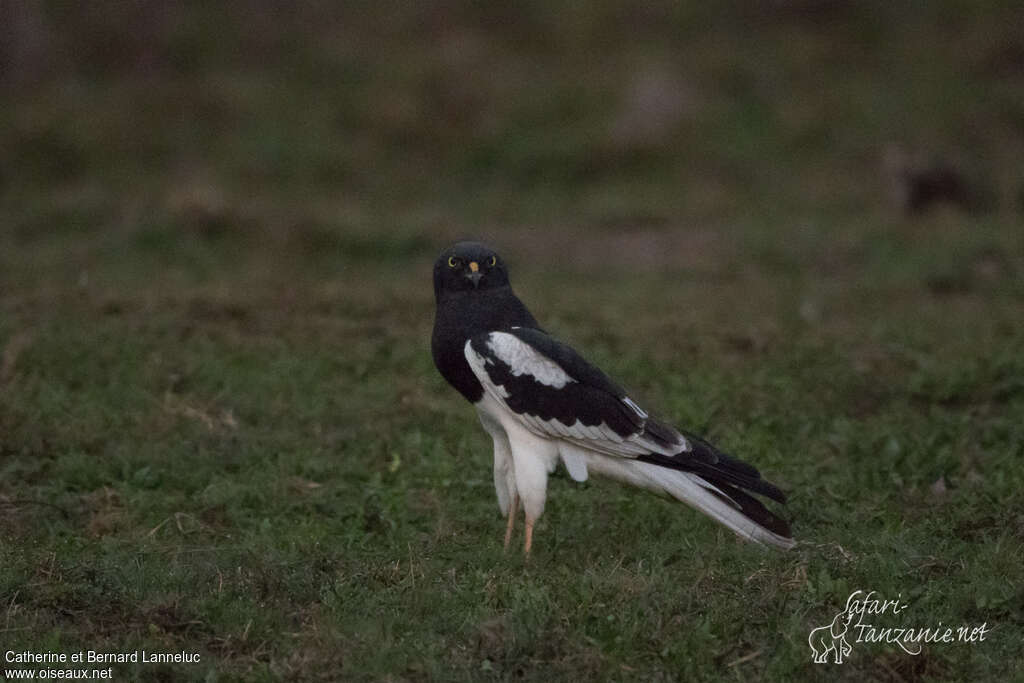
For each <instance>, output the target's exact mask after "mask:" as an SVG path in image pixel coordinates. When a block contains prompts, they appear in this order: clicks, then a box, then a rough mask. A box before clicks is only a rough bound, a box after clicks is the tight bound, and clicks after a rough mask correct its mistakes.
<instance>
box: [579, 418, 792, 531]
mask: <svg viewBox="0 0 1024 683" xmlns="http://www.w3.org/2000/svg"><path fill="white" fill-rule="evenodd" d="M687 437H690V435H687ZM691 443H693V444H694V445H695V451H697V452H696V453H695V454H694V455H695V456H697V457H693V458H687V459H686V462H684V463H679V462H676V460H675V459H673V458H669V457H666V456H658V455H653V454H652V455H648V456H641V457H639V458H637V459H635V460H633V459H626V458H613V457H609V456H605V455H599V454H592V455H590V456H589V457H587V458H586V460H587V465H588V468H589V469H590V470H592V471H594V472H597V473H599V474H604V475H605V476H608V477H611V478H613V479H618V480H620V481H623V482H625V483H628V484H632V485H634V486H639V487H642V488H646V489H649V490H651V491H654V492H656V493H664V494H667V495H669V496H671V497H673V498H675V499H676V500H678V501H680V502H683V503H686V504H687V505H689V506H691V507H693V508H695V509H697V510H699V511H700V512H703V513H704V514H706V515H707V516H708V517H711V518H712V519H714V520H715V521H717V522H719V523H720V524H722V525H724V526H726V527H728V528H729V529H732V530H733V531H734V532H735V533H736V534H738V535H739V536H741V537H743V538H745V539H747V540H750V541H754V542H755V543H761V544H764V545H773V546H776V547H778V548H782V549H789V548H792V547H793V546H794V545H796V541H794V540H793V536H792V533H791V532H790V529H789V524H788V523H787V522H786V520H784V519H782V518H781V517H779V516H778V515H776V514H775V513H773V512H772V511H770V510H769V509H768V508H766V507H765V506H764V505H763V504H762V503H761V501H759V500H757V499H756V498H754V497H753V496H752V495H750V494H749V493H747V491H750V492H752V493H757V494H760V495H764V496H766V497H768V498H771V499H773V500H777V501H779V502H782V503H784V502H785V495H784V494H783V493H782V491H780V490H779V489H778V488H776V487H775V486H773V485H772V484H770V483H768V482H766V481H765V480H763V479H761V475H760V473H759V472H758V471H757V470H756V469H755V468H754V467H752V466H750V465H748V464H747V463H745V462H743V461H741V460H737V459H736V458H733V457H730V456H728V455H725V454H723V453H720V452H718V451H715V450H714V449H713V447H712V446H710V445H709V444H707V442H704V441H702V440H699V439H695V440H693V441H691ZM705 448H706V449H711V451H710V452H706V453H705V452H701V451H703V450H704V449H705ZM701 456H707V457H701ZM744 489H745V490H744Z"/></svg>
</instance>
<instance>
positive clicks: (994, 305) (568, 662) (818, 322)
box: [0, 2, 1024, 681]
mask: <svg viewBox="0 0 1024 683" xmlns="http://www.w3.org/2000/svg"><path fill="white" fill-rule="evenodd" d="M118 7H120V6H118ZM143 7H147V6H145V5H143ZM596 7H597V9H595V10H594V14H592V15H591V14H579V13H576V14H573V13H572V12H571V11H570V9H569V8H568V7H563V8H562V11H559V12H555V11H554V10H551V9H549V7H548V5H543V6H541V5H536V6H531V7H528V8H527V9H525V10H524V11H522V13H516V14H512V13H511V12H504V13H503V12H502V11H499V10H497V9H486V8H482V7H479V6H475V5H474V6H470V5H466V6H462V5H452V6H450V7H448V9H447V10H445V11H444V12H439V13H431V12H430V11H427V10H409V9H406V8H402V7H400V6H394V7H391V8H390V9H386V10H382V12H383V14H382V15H380V16H376V17H370V16H369V15H368V14H366V13H361V12H357V11H354V10H337V11H335V12H334V13H333V14H331V13H329V14H328V16H321V15H319V14H318V12H317V10H316V9H315V8H313V7H307V6H301V7H299V8H297V9H296V10H295V13H294V14H288V15H280V14H279V15H276V16H275V15H273V14H272V8H269V7H268V8H265V11H261V12H254V13H252V15H251V16H237V15H234V14H230V13H229V12H228V11H227V10H218V9H215V8H201V7H199V6H196V7H187V8H181V9H178V10H167V13H168V14H167V15H166V16H163V15H161V16H162V18H159V19H154V18H152V17H151V16H150V14H149V13H148V12H142V13H138V11H136V13H133V11H131V10H124V9H115V8H113V6H111V7H110V8H107V9H103V8H89V9H85V8H84V6H83V8H82V9H76V10H62V11H60V12H59V11H58V10H57V9H55V8H49V9H47V10H46V13H45V14H44V15H43V16H44V17H45V19H46V21H45V22H44V25H45V26H46V27H47V30H46V31H44V32H43V33H42V40H43V41H44V43H45V44H46V45H48V46H49V48H50V54H51V57H50V58H49V60H48V61H44V62H43V63H42V65H41V66H38V67H37V68H35V69H32V68H27V67H25V70H24V71H23V72H17V71H15V72H11V73H9V74H8V81H7V82H5V84H4V90H3V102H4V105H5V106H3V107H0V122H2V124H3V125H0V149H2V150H3V152H4V154H3V155H2V156H3V158H5V159H6V161H4V162H2V164H0V226H2V228H0V349H2V355H0V650H2V651H7V650H15V651H22V650H32V651H46V650H50V651H59V652H67V653H72V652H76V651H78V650H88V649H92V650H96V651H102V652H130V651H134V650H142V649H145V650H148V651H151V652H152V651H160V652H180V651H186V652H190V653H191V652H196V653H199V654H200V655H201V661H200V663H197V664H180V665H170V664H146V665H143V664H138V665H132V664H116V665H114V674H115V678H118V677H120V678H126V679H128V678H134V679H143V680H251V681H259V680H396V681H397V680H466V679H472V680H545V681H547V680H557V679H566V680H583V679H591V680H644V681H647V680H722V679H725V680H750V679H763V680H804V679H810V680H821V679H826V678H827V679H831V680H835V679H839V680H865V679H867V680H890V681H918V680H922V681H923V680H965V679H969V680H1011V679H1012V677H1013V676H1018V677H1019V676H1020V673H1019V663H1020V661H1021V660H1022V659H1024V645H1022V642H1021V638H1020V633H1021V631H1022V628H1024V611H1022V607H1021V605H1022V604H1024V593H1022V592H1021V586H1022V585H1024V569H1022V568H1021V563H1020V558H1021V557H1022V555H1024V513H1022V512H1021V511H1022V510H1024V497H1022V493H1021V491H1022V490H1024V467H1022V466H1021V461H1022V456H1024V452H1022V451H1024V447H1022V444H1024V421H1022V419H1021V418H1022V417H1024V379H1022V378H1024V332H1022V327H1021V325H1020V320H1021V319H1022V314H1024V279H1022V273H1024V241H1022V237H1021V232H1020V230H1019V225H1020V212H1019V207H1018V206H1017V204H1016V201H1017V199H1016V196H1017V195H1016V193H1017V191H1018V190H1019V188H1020V187H1021V186H1022V184H1024V183H1022V180H1024V179H1022V177H1021V176H1020V166H1019V158H1020V156H1021V152H1022V151H1024V149H1022V148H1024V138H1022V137H1021V131H1020V127H1019V122H1018V117H1017V114H1019V113H1020V112H1021V111H1024V100H1022V99H1021V97H1020V92H1021V90H1020V87H1019V86H1020V77H1019V75H1018V74H1017V73H1016V71H1015V70H1014V69H1013V68H1012V65H1013V64H1014V63H1015V62H1013V59H1014V55H1015V54H1019V50H1020V46H1021V43H1020V38H1019V36H1017V35H1016V33H1017V32H1015V30H1014V27H1015V26H1019V22H1017V23H1014V22H1015V21H1016V19H1015V17H1019V13H1018V14H1016V15H1015V14H1014V12H1015V10H1014V9H1013V8H1012V7H1009V6H1007V7H1005V8H1004V7H1001V6H999V5H998V4H992V5H991V6H985V7H981V6H976V5H973V4H963V3H956V2H949V3H937V4H934V5H930V6H929V7H928V8H925V7H918V6H915V7H912V6H910V5H909V4H908V5H900V4H897V5H894V6H891V7H890V6H889V5H886V7H885V8H882V7H875V8H871V9H858V8H856V7H853V6H849V5H846V4H845V3H836V4H833V5H829V4H825V5H821V6H820V7H819V6H818V5H817V4H815V3H808V4H806V5H803V4H801V3H778V4H776V5H774V6H773V7H772V8H761V9H757V10H753V9H749V8H747V7H746V6H745V5H744V4H742V3H739V4H736V5H735V6H724V7H722V8H719V9H716V10H715V11H714V12H712V11H711V10H710V9H701V8H699V7H694V8H685V7H680V8H675V7H674V6H673V8H672V9H667V8H663V9H660V10H659V9H655V10H648V11H649V12H650V13H649V14H644V13H634V12H633V11H632V10H627V9H624V8H622V7H620V6H618V5H615V4H611V3H608V4H599V5H597V6H596ZM814 7H819V9H818V10H817V13H815V12H812V11H811V10H812V9H813V8H814ZM801 8H803V9H801ZM152 9H153V8H152V7H149V10H152ZM804 10H806V11H804ZM623 22H631V23H628V24H627V25H628V26H629V27H630V31H629V32H628V35H625V36H624V35H623V33H622V31H623V29H622V25H623ZM211 26H221V27H223V26H231V27H233V30H231V31H227V33H226V34H224V35H223V36H222V35H221V31H220V30H219V29H218V31H217V32H215V33H211V29H210V27H211ZM935 44H942V45H944V46H946V48H945V49H943V50H941V51H938V52H936V51H935V50H934V49H933V47H932V46H933V45H935ZM609 45H613V46H614V47H613V48H611V49H610V48H609ZM17 63H21V62H17ZM1007 64H1009V66H1007ZM636 74H640V75H641V76H639V77H637V76H636ZM634 78H638V79H639V80H638V82H634ZM645 78H646V79H648V80H650V81H651V82H654V83H655V84H657V87H656V88H655V90H656V91H657V92H666V91H668V92H675V93H676V94H677V95H678V97H677V99H675V100H672V101H669V102H668V103H660V104H659V103H658V102H657V101H655V102H654V103H653V104H651V103H649V106H647V107H646V109H645V107H643V106H639V105H637V104H636V102H637V101H641V100H643V98H644V96H643V95H637V94H636V93H637V92H640V91H642V90H643V81H644V79H645ZM631 84H632V85H631ZM825 86H827V87H825ZM631 93H632V94H631ZM643 101H646V100H643ZM652 107H653V110H655V111H656V112H660V113H656V114H654V115H651V114H650V111H651V108H652ZM644 112H646V114H645V113H644ZM636 117H640V118H636ZM623 122H625V123H623ZM894 140H895V141H897V142H904V143H906V144H910V145H915V146H918V147H920V148H923V149H925V150H929V151H935V152H936V153H941V154H944V155H947V156H948V157H950V158H953V159H955V160H962V162H963V164H964V167H965V168H968V169H971V172H972V173H974V174H975V175H973V176H972V178H974V179H979V180H978V182H985V183H987V184H988V185H989V186H990V187H991V188H992V192H993V193H994V195H995V197H996V204H995V206H994V208H992V209H991V210H989V211H987V212H983V213H978V214H968V213H963V212H959V211H957V210H956V209H954V208H948V207H946V208H939V209H937V210H935V211H933V212H930V213H927V214H925V215H923V216H916V217H907V216H904V215H902V214H900V213H899V212H898V211H896V210H894V209H893V208H891V207H890V206H889V204H888V199H887V195H886V187H885V183H884V180H882V179H881V176H880V172H879V163H878V157H879V154H880V151H881V150H882V149H884V147H885V145H886V144H888V143H889V142H891V141H894ZM978 169H980V170H978ZM464 235H475V236H479V237H483V238H485V239H487V240H489V241H491V242H492V243H493V244H494V245H495V246H496V247H498V248H499V249H500V250H501V252H502V253H503V254H504V255H505V257H506V260H508V261H509V262H510V264H511V266H512V269H513V270H512V275H513V282H514V284H515V285H516V288H517V290H518V292H519V294H520V295H521V297H522V298H523V299H524V300H525V301H526V302H527V303H528V305H530V306H531V308H532V309H533V311H534V312H535V314H536V315H537V316H538V317H539V318H540V319H541V320H542V321H543V322H544V324H545V326H546V327H547V328H548V329H549V330H551V331H553V332H554V333H556V334H558V335H559V336H561V337H563V338H564V339H566V340H568V341H570V342H572V343H573V344H575V345H577V346H578V347H580V348H581V349H583V350H584V351H585V352H586V354H587V355H588V356H589V357H591V358H592V359H593V360H594V361H595V362H597V363H598V364H599V365H601V366H602V367H604V368H605V369H607V370H608V371H609V373H610V374H611V375H612V376H614V377H617V378H619V379H621V380H622V381H623V382H624V383H625V384H627V385H628V386H629V387H631V389H633V390H634V391H635V392H636V394H638V395H639V396H641V397H643V398H644V403H645V404H647V405H653V406H657V408H658V412H659V413H660V414H661V415H664V416H666V417H668V418H670V419H671V420H673V421H675V422H677V423H678V424H680V425H685V426H687V427H689V428H692V429H694V430H696V431H699V432H701V433H704V434H706V435H707V436H709V437H710V438H712V439H713V440H714V441H716V442H717V443H719V444H721V445H722V446H723V447H725V448H727V449H728V450H730V451H731V452H735V453H737V454H740V455H742V456H743V457H745V458H747V459H749V460H751V461H752V462H754V463H755V464H757V466H758V467H760V468H761V469H762V471H763V472H765V473H766V475H767V476H768V477H769V478H770V479H771V480H773V481H775V482H777V483H778V484H780V485H781V486H782V487H783V488H784V489H785V490H787V491H788V492H789V493H790V498H791V500H790V504H789V505H788V507H787V514H788V515H789V517H791V518H792V519H793V521H794V530H795V533H796V536H797V538H798V539H799V540H800V541H801V543H800V545H799V546H798V547H797V548H796V549H794V550H793V551H791V552H788V553H776V552H764V551H762V550H760V549H758V548H754V547H750V546H747V545H743V544H740V543H738V542H737V541H735V540H734V539H733V537H732V536H731V535H730V534H729V533H728V532H726V531H724V530H722V529H719V528H718V527H716V526H714V525H713V524H712V523H711V522H709V521H707V520H705V519H703V518H701V517H699V516H698V515H696V514H695V513H692V512H691V511H689V510H688V509H686V508H683V507H682V506H679V505H676V504H672V503H670V502H667V501H663V500H660V499H657V498H655V497H652V496H650V495H648V494H645V493H643V492H637V491H632V490H628V489H624V488H622V487H619V486H617V485H615V484H612V483H608V482H603V481H591V482H587V483H586V484H583V485H580V484H575V483H573V482H572V481H571V480H570V479H569V478H568V477H567V476H565V475H564V474H561V473H560V474H557V475H556V476H555V478H554V479H553V480H552V482H551V486H550V498H549V505H548V510H547V512H546V513H545V516H544V517H543V518H542V520H541V522H540V525H539V528H538V531H537V536H536V552H535V556H534V557H533V558H532V560H531V561H530V562H529V563H526V562H524V561H523V559H522V558H521V557H520V555H519V554H518V553H509V554H508V555H505V554H503V553H502V551H501V545H500V540H501V534H502V532H503V529H504V524H503V521H502V520H501V519H500V517H499V515H498V512H497V506H496V504H495V500H494V493H493V486H492V483H491V472H490V467H491V464H490V458H491V455H490V446H489V441H488V439H487V438H486V437H485V434H484V433H483V431H482V429H480V427H479V425H478V424H477V421H476V418H475V416H474V415H473V412H472V410H471V408H470V407H469V406H467V405H466V404H465V403H464V402H463V401H462V399H461V398H460V397H458V396H457V395H456V394H455V393H454V392H453V391H451V390H450V389H449V388H448V387H447V386H446V385H445V384H444V383H443V381H442V380H441V379H440V377H439V376H438V375H437V373H436V372H435V370H434V368H433V366H432V363H431V360H430V355H429V350H428V347H429V333H430V326H431V322H432V308H433V301H432V294H431V291H430V286H429V284H428V283H429V278H430V267H431V265H432V261H433V258H434V256H435V255H436V253H438V252H439V251H440V249H441V248H442V247H443V246H445V245H446V244H447V243H448V242H450V241H452V240H454V239H456V238H458V237H461V236H464ZM856 589H865V590H875V591H877V592H878V593H879V594H881V595H883V596H885V597H895V596H896V595H897V594H899V595H901V596H902V599H903V600H904V601H906V602H908V603H909V607H908V608H907V610H906V612H904V615H906V620H905V621H903V622H900V621H899V620H898V619H892V620H890V621H889V622H887V623H886V624H885V625H891V626H900V625H910V626H915V627H923V626H937V625H938V623H939V622H941V623H942V624H944V625H951V624H957V625H958V624H961V623H967V624H971V625H980V624H981V623H982V622H985V623H987V624H988V626H989V627H990V628H991V631H990V633H989V635H988V637H987V639H986V640H985V642H983V643H977V644H974V645H966V644H932V645H927V646H925V649H924V652H923V653H922V654H920V655H918V656H916V657H911V656H909V655H906V654H905V653H903V651H902V650H900V649H898V648H897V647H896V646H894V645H891V644H890V645H885V644H867V643H855V644H854V650H853V656H852V657H851V658H850V659H849V660H848V661H846V662H845V663H844V664H842V665H839V666H837V665H830V666H827V667H826V666H822V665H814V664H812V663H811V661H810V656H809V654H810V653H809V651H808V645H807V636H808V633H809V632H810V630H811V629H812V628H814V627H817V626H821V625H825V624H827V623H829V622H830V621H831V619H832V617H833V616H834V615H835V613H836V612H837V611H839V610H840V609H842V607H843V605H844V604H845V601H846V598H847V596H848V595H849V594H850V593H851V592H852V591H854V590H856Z"/></svg>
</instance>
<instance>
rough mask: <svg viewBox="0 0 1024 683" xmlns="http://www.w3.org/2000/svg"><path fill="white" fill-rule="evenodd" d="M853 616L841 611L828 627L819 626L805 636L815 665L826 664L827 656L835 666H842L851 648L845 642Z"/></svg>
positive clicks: (851, 613)
mask: <svg viewBox="0 0 1024 683" xmlns="http://www.w3.org/2000/svg"><path fill="white" fill-rule="evenodd" d="M853 615H854V612H852V611H850V610H849V609H846V610H843V611H842V612H840V613H839V614H837V615H836V618H835V619H833V620H832V623H831V624H829V625H828V626H819V627H818V628H816V629H812V630H811V633H810V634H809V635H808V636H807V644H808V645H810V646H811V652H812V653H813V654H812V657H813V659H814V663H815V664H827V663H828V656H829V654H831V655H832V657H833V660H832V661H833V662H835V663H836V664H842V663H843V657H849V656H850V652H852V651H853V648H852V647H851V646H850V643H849V642H848V641H847V640H846V630H847V629H848V628H849V627H850V622H852V621H853Z"/></svg>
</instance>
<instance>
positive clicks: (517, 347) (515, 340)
mask: <svg viewBox="0 0 1024 683" xmlns="http://www.w3.org/2000/svg"><path fill="white" fill-rule="evenodd" d="M487 348H489V349H490V350H491V352H492V353H493V354H494V355H495V356H496V357H497V358H498V360H500V361H501V362H503V363H505V364H506V365H508V366H509V368H511V370H512V374H513V375H515V376H516V377H519V376H521V375H529V376H530V377H532V378H533V379H535V380H536V381H538V382H540V383H541V384H544V385H546V386H549V387H554V388H555V389H561V388H562V387H564V386H565V385H566V384H568V383H569V382H575V381H576V380H574V379H573V378H572V377H570V376H569V375H568V374H567V373H566V372H565V370H563V369H562V367H561V366H560V365H558V363H556V362H554V361H553V360H551V359H550V358H546V357H545V356H543V355H542V354H540V353H537V350H536V349H534V348H533V347H532V346H530V345H529V344H527V343H526V342H524V341H523V340H521V339H520V338H519V337H517V336H515V335H514V334H509V333H508V332H492V333H491V334H490V336H489V337H488V339H487Z"/></svg>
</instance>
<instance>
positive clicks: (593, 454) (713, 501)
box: [476, 393, 795, 549]
mask: <svg viewBox="0 0 1024 683" xmlns="http://www.w3.org/2000/svg"><path fill="white" fill-rule="evenodd" d="M476 408H477V412H478V413H479V414H480V421H481V423H483V425H484V428H485V429H486V430H487V431H488V433H490V434H491V436H492V437H493V439H494V485H495V490H496V493H497V495H498V506H499V507H500V508H501V511H502V514H505V515H507V514H508V512H509V499H510V497H511V491H512V487H513V486H514V487H515V490H516V491H517V492H518V494H519V498H520V500H521V501H522V503H523V508H524V509H525V511H526V515H527V518H528V519H531V520H536V519H537V518H539V517H540V516H541V514H542V513H543V512H544V505H545V503H546V501H547V479H548V474H549V473H550V472H553V471H554V469H555V466H556V465H557V464H558V460H559V459H561V460H562V463H563V464H564V465H565V468H566V470H567V471H568V472H569V476H571V477H572V478H573V479H575V480H576V481H586V479H587V478H588V476H589V474H590V473H591V472H594V473H596V474H600V475H603V476H606V477H609V478H611V479H616V480H618V481H621V482H623V483H626V484H631V485H633V486H637V487H639V488H644V489H647V490H649V491H653V492H654V493H658V494H661V495H667V496H671V497H672V498H675V499H676V500H678V501H680V502H683V503H686V504H687V505H689V506H691V507H693V508H694V509H696V510H699V511H700V512H703V513H704V514H706V515H708V516H709V517H711V518H712V519H714V520H715V521H717V522H719V523H720V524H722V525H724V526H726V527H727V528H729V529H731V530H732V531H733V532H735V533H736V534H737V535H739V536H740V537H742V538H745V539H747V540H749V541H753V542H755V543H760V544H764V545H774V546H778V547H779V548H783V549H788V548H791V547H793V545H795V542H794V541H793V540H792V539H790V538H786V537H784V536H780V535H778V534H776V533H774V532H771V531H769V530H768V529H765V528H764V527H762V526H761V525H759V524H757V523H756V522H754V521H753V520H751V519H749V518H748V517H746V516H745V515H744V514H743V513H742V512H740V510H739V509H738V508H737V507H736V506H734V505H730V504H729V503H728V502H726V501H725V500H722V499H721V498H719V497H717V496H716V495H714V494H713V493H712V491H714V492H717V493H719V494H722V492H721V491H719V490H718V489H717V488H715V487H714V486H713V485H712V484H709V483H708V482H706V481H704V480H703V479H701V478H700V477H698V476H697V475H695V474H693V473H690V472H680V471H678V470H672V469H668V468H665V467H659V466H657V465H652V464H650V463H647V462H640V461H639V460H635V459H630V458H623V457H618V456H614V455H606V454H604V453H600V452H597V451H594V450H592V449H588V448H585V447H582V446H580V445H578V444H575V443H572V442H570V441H567V440H564V439H557V438H545V437H542V436H539V435H537V434H535V433H533V432H532V431H530V430H529V429H527V428H526V427H525V425H524V424H523V423H522V422H521V420H520V419H519V418H520V416H519V415H517V414H516V413H514V412H512V411H511V410H509V409H508V408H507V407H506V406H505V405H504V404H503V403H502V402H500V401H498V400H497V399H496V398H494V397H493V396H491V395H490V394H487V393H485V394H484V396H483V398H481V399H480V401H478V402H477V404H476ZM510 456H511V457H510ZM722 495H724V494H722Z"/></svg>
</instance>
